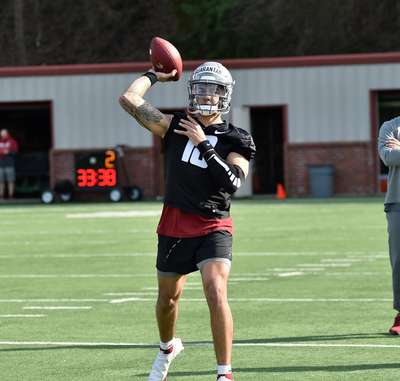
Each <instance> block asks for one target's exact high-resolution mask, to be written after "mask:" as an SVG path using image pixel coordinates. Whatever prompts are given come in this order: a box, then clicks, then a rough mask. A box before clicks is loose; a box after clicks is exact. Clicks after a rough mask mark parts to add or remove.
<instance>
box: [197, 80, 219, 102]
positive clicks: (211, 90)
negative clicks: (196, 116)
mask: <svg viewBox="0 0 400 381" xmlns="http://www.w3.org/2000/svg"><path fill="white" fill-rule="evenodd" d="M193 93H194V94H197V96H198V103H199V104H212V105H216V104H218V102H219V97H220V96H221V95H223V87H222V86H219V85H215V84H211V83H196V84H195V85H193Z"/></svg>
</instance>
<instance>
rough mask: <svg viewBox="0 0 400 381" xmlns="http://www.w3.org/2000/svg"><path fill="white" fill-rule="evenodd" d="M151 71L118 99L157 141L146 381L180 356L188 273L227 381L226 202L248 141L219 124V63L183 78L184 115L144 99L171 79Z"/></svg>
mask: <svg viewBox="0 0 400 381" xmlns="http://www.w3.org/2000/svg"><path fill="white" fill-rule="evenodd" d="M175 73H176V70H174V71H172V72H171V73H169V74H164V73H161V72H156V71H155V70H154V69H150V70H149V71H148V72H147V73H145V74H144V75H143V76H141V77H139V78H138V79H136V80H135V81H134V82H133V83H132V84H131V85H130V87H129V88H128V89H127V90H126V91H125V92H124V94H122V96H121V97H120V104H121V106H122V107H123V108H124V109H125V111H127V112H128V113H129V114H130V115H132V116H133V117H134V118H135V119H136V120H137V122H138V123H139V124H140V125H141V126H143V127H144V128H146V129H148V130H149V131H151V132H152V133H153V134H156V135H158V136H160V137H161V138H163V140H164V163H165V196H164V206H163V211H162V215H161V218H160V222H159V225H158V228H157V233H158V253H157V261H156V267H157V275H158V289H159V292H158V300H157V304H156V316H157V322H158V327H159V333H160V351H159V353H158V356H157V359H156V361H155V362H154V365H153V368H152V370H151V373H150V376H149V379H148V381H163V380H165V378H166V376H167V372H168V368H169V365H170V364H171V361H172V360H173V359H174V358H175V357H176V356H177V355H178V354H179V353H180V352H181V351H182V350H183V346H182V342H181V340H180V339H179V338H175V327H176V322H177V317H178V302H179V298H180V296H181V294H182V291H183V287H184V284H185V281H186V278H187V276H188V274H189V273H191V272H194V271H198V270H199V271H200V273H201V278H202V282H203V288H204V293H205V297H206V300H207V303H208V307H209V311H210V317H211V331H212V335H213V341H214V348H215V353H216V358H217V365H218V373H217V374H218V376H217V379H218V381H226V380H233V376H232V369H231V350H232V337H233V320H232V314H231V310H230V307H229V304H228V297H227V282H228V277H229V272H230V268H231V261H232V230H233V224H232V219H231V217H230V203H231V196H232V195H233V194H234V193H235V192H236V191H237V190H238V189H239V188H240V186H241V185H242V184H243V182H244V180H245V178H246V176H247V174H248V172H249V162H250V160H251V159H252V158H253V157H254V155H255V151H256V150H255V145H254V142H253V139H252V137H251V135H250V134H249V133H248V132H246V131H245V130H243V129H240V128H237V127H235V126H233V125H232V124H230V123H227V122H225V121H224V120H222V115H223V114H226V113H228V112H229V109H230V102H231V98H232V92H233V88H234V81H233V79H232V76H231V74H230V72H229V71H228V70H227V69H226V68H225V67H224V66H223V65H221V64H220V63H217V62H206V63H204V64H202V65H200V66H199V67H198V68H197V69H196V70H194V72H193V74H192V75H191V77H190V78H189V81H188V85H187V89H188V93H189V106H188V112H189V113H190V114H191V115H186V114H185V113H179V112H177V113H174V114H173V115H167V114H163V113H162V112H160V111H159V110H157V109H156V108H155V107H153V106H152V105H151V104H149V103H148V102H146V101H145V100H144V99H143V96H144V94H145V93H146V91H147V90H149V89H150V87H151V86H152V85H154V84H155V83H156V82H167V81H170V80H171V78H172V77H173V76H174V75H175Z"/></svg>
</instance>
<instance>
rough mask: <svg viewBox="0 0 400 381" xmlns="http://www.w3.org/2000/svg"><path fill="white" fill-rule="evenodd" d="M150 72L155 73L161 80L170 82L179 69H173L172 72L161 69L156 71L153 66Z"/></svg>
mask: <svg viewBox="0 0 400 381" xmlns="http://www.w3.org/2000/svg"><path fill="white" fill-rule="evenodd" d="M149 72H150V73H154V74H155V75H156V76H157V79H158V81H159V82H169V81H171V80H172V78H173V77H174V76H175V74H176V73H177V72H178V70H172V71H171V73H162V72H161V71H155V70H154V68H151V69H150V70H149Z"/></svg>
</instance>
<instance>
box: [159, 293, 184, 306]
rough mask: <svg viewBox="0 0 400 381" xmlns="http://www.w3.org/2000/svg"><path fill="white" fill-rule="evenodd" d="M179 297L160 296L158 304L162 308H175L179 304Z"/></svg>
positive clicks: (161, 294) (164, 294)
mask: <svg viewBox="0 0 400 381" xmlns="http://www.w3.org/2000/svg"><path fill="white" fill-rule="evenodd" d="M178 301H179V297H173V296H170V295H169V294H166V293H160V294H159V295H158V299H157V304H158V305H159V306H160V307H162V308H173V307H175V306H176V305H177V304H178Z"/></svg>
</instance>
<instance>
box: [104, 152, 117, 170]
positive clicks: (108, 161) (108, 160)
mask: <svg viewBox="0 0 400 381" xmlns="http://www.w3.org/2000/svg"><path fill="white" fill-rule="evenodd" d="M106 155H107V156H108V157H106V160H105V166H106V168H114V167H115V165H114V163H113V161H114V160H115V152H114V151H106Z"/></svg>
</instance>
